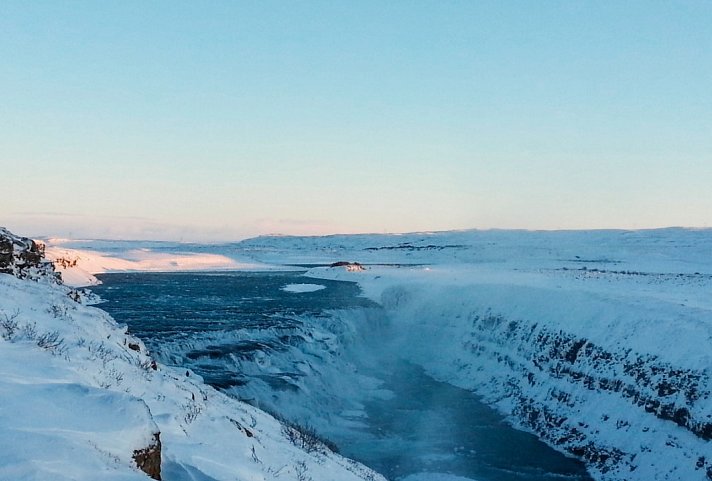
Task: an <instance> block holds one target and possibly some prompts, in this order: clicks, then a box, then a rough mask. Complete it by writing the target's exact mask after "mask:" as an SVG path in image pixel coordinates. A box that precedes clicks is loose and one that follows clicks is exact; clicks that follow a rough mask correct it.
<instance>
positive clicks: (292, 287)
mask: <svg viewBox="0 0 712 481" xmlns="http://www.w3.org/2000/svg"><path fill="white" fill-rule="evenodd" d="M322 289H326V286H323V285H321V284H287V285H286V286H284V287H282V290H283V291H284V292H293V293H296V294H299V293H303V292H316V291H320V290H322Z"/></svg>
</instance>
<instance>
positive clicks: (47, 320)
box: [0, 230, 383, 481]
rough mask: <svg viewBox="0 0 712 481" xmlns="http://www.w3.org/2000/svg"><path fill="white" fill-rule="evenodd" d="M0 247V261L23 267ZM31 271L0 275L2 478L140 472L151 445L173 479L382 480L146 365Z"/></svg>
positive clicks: (109, 325) (51, 479)
mask: <svg viewBox="0 0 712 481" xmlns="http://www.w3.org/2000/svg"><path fill="white" fill-rule="evenodd" d="M0 236H4V237H5V238H8V239H10V242H9V244H10V245H11V244H12V243H13V240H14V239H19V238H14V237H9V236H10V234H9V233H7V231H4V230H0ZM17 242H20V240H17ZM7 245H8V244H7V243H5V244H3V245H2V246H0V247H2V249H0V250H1V252H0V256H2V259H1V260H3V262H5V261H8V260H9V262H10V263H11V267H12V264H13V263H14V264H18V263H19V264H22V265H23V266H24V264H25V260H24V257H23V256H18V255H13V252H12V250H10V255H9V256H8V255H6V254H7V252H6V251H5V250H4V249H5V248H6V246H7ZM28 245H30V244H29V243H27V244H22V245H20V244H16V245H15V249H16V252H15V254H17V251H18V249H24V248H26V247H27V246H28ZM3 265H4V266H5V267H7V264H4V263H3ZM25 267H27V266H25ZM32 269H33V272H34V274H33V275H32V276H30V277H31V278H26V279H19V278H17V277H16V276H15V275H13V274H11V273H10V274H0V336H1V338H0V393H1V397H0V399H2V405H1V406H0V479H2V480H8V481H9V480H12V481H24V480H28V481H29V480H47V481H62V480H67V481H69V480H73V481H82V480H92V481H93V480H97V479H102V480H127V481H128V480H142V479H148V478H147V474H145V473H144V472H142V471H141V470H139V469H138V467H137V463H143V464H146V465H150V464H151V463H152V462H153V463H154V464H155V455H156V452H159V453H160V462H161V466H162V473H161V475H162V478H163V479H165V480H171V481H216V480H230V481H233V480H255V481H257V480H277V479H279V480H280V481H281V480H285V479H288V480H309V479H312V480H344V481H346V480H349V481H356V480H364V479H365V480H378V479H383V478H382V477H380V476H379V475H377V474H376V473H374V472H372V471H371V470H369V469H368V468H365V467H364V466H361V465H359V464H358V463H355V462H353V461H350V460H347V459H345V458H342V457H341V456H339V455H337V454H334V453H332V452H331V451H329V450H328V449H327V448H326V447H325V446H324V445H323V444H321V443H320V442H319V441H318V440H316V439H315V438H314V437H312V436H310V434H309V433H308V432H304V433H302V432H301V431H299V430H297V429H295V428H294V427H287V426H283V425H282V424H280V423H279V422H278V421H276V420H275V419H274V418H272V417H271V416H269V415H267V414H265V413H264V412H262V411H259V410H258V409H255V408H253V407H251V406H248V405H246V404H244V403H241V402H238V401H236V400H234V399H232V398H229V397H228V396H226V395H224V394H221V393H220V392H218V391H216V390H214V389H212V388H210V387H209V386H207V385H205V384H204V383H203V382H202V380H201V379H200V378H199V377H198V376H196V375H195V374H194V373H192V372H190V371H187V370H185V369H178V368H170V367H167V366H163V365H156V364H155V363H154V362H153V361H152V359H151V357H150V356H149V354H148V353H147V351H146V347H145V345H144V344H143V343H142V342H141V341H140V340H139V339H137V338H135V337H133V336H131V335H129V334H128V333H127V331H126V327H125V326H120V325H118V324H117V323H116V322H115V321H114V320H113V319H111V318H110V317H109V316H108V315H107V314H106V313H105V312H103V311H101V310H99V309H96V308H93V307H89V306H86V305H83V304H81V303H79V302H77V301H75V300H74V298H76V296H75V294H74V293H75V291H73V290H72V289H70V288H68V287H65V286H63V285H60V284H57V283H56V282H55V281H54V279H53V278H51V277H47V276H46V275H45V274H44V273H43V272H39V271H37V272H35V271H36V269H35V268H34V267H32ZM159 443H160V444H159ZM159 446H160V451H159ZM154 468H155V466H154ZM146 470H147V471H148V472H150V466H149V468H147V469H146ZM153 475H154V476H156V473H155V472H154V473H153Z"/></svg>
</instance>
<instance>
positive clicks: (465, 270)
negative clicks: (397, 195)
mask: <svg viewBox="0 0 712 481" xmlns="http://www.w3.org/2000/svg"><path fill="white" fill-rule="evenodd" d="M58 248H59V246H54V245H53V244H52V243H50V246H49V248H48V252H52V253H53V252H55V249H58ZM61 248H62V249H73V248H79V249H80V250H82V251H83V252H85V253H88V254H85V255H86V257H87V258H90V259H91V258H94V256H97V255H98V256H100V257H102V258H104V257H109V258H111V259H112V260H113V259H118V261H117V262H118V264H114V265H112V266H109V267H102V269H103V270H129V269H132V268H135V267H136V265H135V264H134V265H133V267H125V266H122V265H121V262H123V261H125V260H126V261H132V262H136V259H135V258H131V256H132V255H134V254H131V253H132V252H134V253H135V252H136V249H144V250H141V252H144V253H145V254H144V255H146V256H149V257H150V256H153V255H158V254H161V255H163V254H169V255H168V256H167V257H166V259H169V258H170V255H177V254H178V253H180V255H187V256H188V257H190V256H192V255H197V256H201V257H200V258H211V259H217V258H219V259H220V261H219V262H217V263H215V264H209V263H208V264H204V266H205V268H206V269H210V268H211V267H210V265H213V267H215V268H228V269H229V268H242V266H251V268H256V269H259V268H260V266H281V267H282V268H285V267H286V268H291V267H289V266H291V265H310V266H311V265H317V266H319V265H328V264H330V263H332V262H336V261H356V262H359V263H361V264H363V265H365V266H366V270H365V271H362V272H347V271H346V270H344V269H342V268H328V267H315V268H313V269H311V270H310V271H309V273H308V274H307V275H308V276H309V277H311V278H313V279H318V278H324V279H335V280H340V279H342V280H351V281H357V282H359V284H360V285H361V287H362V289H363V291H364V295H366V296H368V297H369V298H371V299H373V300H376V301H377V302H379V303H381V304H382V305H383V306H384V307H385V308H386V312H388V315H389V324H390V326H391V335H392V342H393V345H392V347H393V349H394V350H398V351H399V352H400V353H401V355H402V356H403V357H405V358H407V359H408V360H410V361H412V362H414V363H417V364H419V365H422V366H423V367H424V368H425V369H426V370H427V371H428V373H430V374H431V375H432V376H434V377H436V378H438V379H440V380H442V381H445V382H449V383H452V384H454V385H457V386H459V387H464V388H467V389H471V390H473V391H476V392H477V393H479V394H480V395H482V396H483V397H484V398H485V400H487V401H488V402H489V403H490V404H491V405H493V406H495V407H496V408H498V409H499V410H500V411H502V412H503V413H505V414H507V415H508V416H509V417H510V419H511V421H512V422H513V423H514V424H515V425H517V426H519V427H521V428H522V429H526V430H529V431H532V432H535V433H536V434H538V435H539V436H540V437H541V438H542V439H544V440H546V441H547V442H548V443H549V444H551V445H552V446H555V447H557V448H558V449H561V450H563V451H567V452H570V453H572V454H575V455H577V456H579V457H582V458H583V459H585V460H586V461H587V462H588V464H589V467H590V470H591V473H592V474H593V475H594V476H595V477H596V478H598V479H602V480H641V481H643V480H646V481H647V480H677V479H680V480H700V481H702V480H710V479H712V447H711V445H710V441H711V440H712V395H711V392H712V380H711V369H712V350H710V347H709V346H710V345H712V231H710V230H698V229H660V230H647V231H571V232H567V231H562V232H529V231H461V232H445V233H416V234H403V235H353V236H346V235H343V236H341V235H339V236H327V237H259V238H255V239H249V240H246V241H243V242H240V243H235V244H223V245H208V246H196V245H183V244H170V243H160V245H142V244H140V243H116V244H113V243H111V242H103V243H98V244H92V243H84V244H75V243H72V242H65V243H63V244H62V246H61ZM67 253H68V254H69V255H70V256H71V251H67ZM53 255H54V254H53ZM210 256H218V257H217V258H212V257H210ZM112 262H113V261H112ZM139 262H140V261H139ZM76 267H79V268H82V269H84V271H86V272H88V273H91V272H97V270H95V268H92V266H91V265H90V264H85V263H84V260H83V258H82V257H81V256H80V257H79V258H78V262H77V266H76ZM161 268H162V269H165V270H181V266H180V264H179V263H178V264H172V263H171V262H170V261H169V262H165V263H163V264H161ZM93 269H94V270H93ZM79 277H80V278H81V276H79ZM316 282H318V281H316Z"/></svg>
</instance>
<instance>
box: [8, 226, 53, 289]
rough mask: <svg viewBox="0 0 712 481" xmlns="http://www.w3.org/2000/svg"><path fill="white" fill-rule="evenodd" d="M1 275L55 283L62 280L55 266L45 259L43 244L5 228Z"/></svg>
mask: <svg viewBox="0 0 712 481" xmlns="http://www.w3.org/2000/svg"><path fill="white" fill-rule="evenodd" d="M0 273H2V274H10V275H13V276H15V277H18V278H20V279H32V280H39V279H49V280H50V281H51V282H55V283H56V282H59V279H60V276H59V274H58V273H56V272H54V266H53V264H52V263H51V262H49V261H47V260H45V258H44V245H43V244H41V243H38V242H35V241H33V240H32V239H28V238H27V237H20V236H16V235H15V234H13V233H11V232H10V231H8V230H7V229H5V228H3V227H0Z"/></svg>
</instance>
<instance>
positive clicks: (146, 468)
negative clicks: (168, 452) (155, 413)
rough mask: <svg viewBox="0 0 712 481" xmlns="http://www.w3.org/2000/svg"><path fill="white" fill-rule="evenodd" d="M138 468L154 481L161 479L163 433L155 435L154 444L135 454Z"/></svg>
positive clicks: (138, 450)
mask: <svg viewBox="0 0 712 481" xmlns="http://www.w3.org/2000/svg"><path fill="white" fill-rule="evenodd" d="M133 458H134V461H136V466H138V468H139V469H140V470H141V471H143V472H144V473H146V474H147V475H149V476H150V477H151V478H153V479H158V480H160V479H161V433H155V434H154V435H153V443H151V444H150V445H149V446H147V447H145V448H143V449H137V450H136V451H134V453H133Z"/></svg>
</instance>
